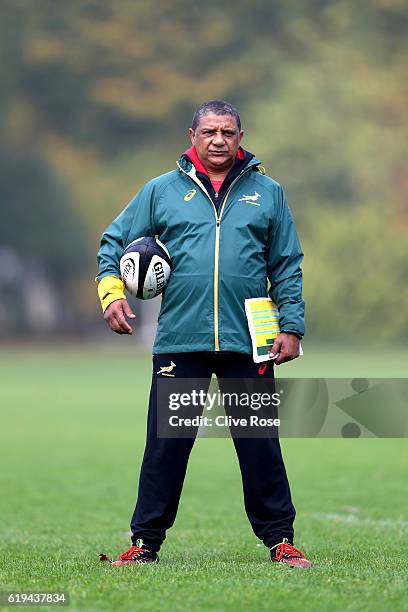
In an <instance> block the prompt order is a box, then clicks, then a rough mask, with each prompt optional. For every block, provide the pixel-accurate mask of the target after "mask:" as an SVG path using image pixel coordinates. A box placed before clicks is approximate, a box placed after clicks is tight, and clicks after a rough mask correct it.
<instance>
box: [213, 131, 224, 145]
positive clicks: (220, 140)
mask: <svg viewBox="0 0 408 612" xmlns="http://www.w3.org/2000/svg"><path fill="white" fill-rule="evenodd" d="M213 144H215V145H216V146H217V147H220V146H222V145H223V144H224V135H223V134H222V132H215V134H214V137H213Z"/></svg>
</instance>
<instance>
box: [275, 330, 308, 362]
mask: <svg viewBox="0 0 408 612" xmlns="http://www.w3.org/2000/svg"><path fill="white" fill-rule="evenodd" d="M299 347H300V340H299V338H298V337H297V336H296V334H289V333H285V332H281V333H280V334H279V335H278V336H276V338H275V342H274V343H273V344H272V346H271V348H270V349H269V354H271V353H272V354H273V355H278V356H277V358H276V359H274V360H273V361H274V363H276V365H280V364H281V363H285V361H292V359H296V357H299V353H300V348H299Z"/></svg>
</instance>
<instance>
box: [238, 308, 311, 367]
mask: <svg viewBox="0 0 408 612" xmlns="http://www.w3.org/2000/svg"><path fill="white" fill-rule="evenodd" d="M245 313H246V317H247V321H248V327H249V333H250V336H251V341H252V356H253V359H254V362H255V363H262V362H263V361H269V360H270V359H272V358H271V357H270V354H269V352H268V351H269V349H270V348H271V346H272V344H273V342H274V340H275V338H276V336H277V335H278V334H279V333H280V327H279V310H278V307H277V306H276V304H275V303H274V302H273V301H272V300H271V298H268V297H261V298H249V299H247V300H245ZM299 349H300V356H301V355H303V350H302V345H300V347H299Z"/></svg>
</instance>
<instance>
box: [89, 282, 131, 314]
mask: <svg viewBox="0 0 408 612" xmlns="http://www.w3.org/2000/svg"><path fill="white" fill-rule="evenodd" d="M96 282H97V283H98V281H96ZM124 291H125V283H124V282H123V280H122V279H121V278H119V277H118V276H104V277H103V279H102V280H101V281H100V282H99V283H98V295H99V299H100V301H101V306H102V310H103V312H105V310H106V309H107V307H108V306H109V305H110V304H112V302H114V301H115V300H125V299H126V296H125V293H124Z"/></svg>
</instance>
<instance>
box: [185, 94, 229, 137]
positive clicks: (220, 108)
mask: <svg viewBox="0 0 408 612" xmlns="http://www.w3.org/2000/svg"><path fill="white" fill-rule="evenodd" d="M210 113H214V115H231V117H235V121H236V122H237V126H238V129H239V130H241V118H240V116H239V113H238V111H237V109H236V108H235V106H234V105H233V104H230V103H229V102H226V101H225V100H207V102H203V103H202V104H201V105H200V106H199V107H198V108H197V110H196V111H195V113H194V115H193V121H192V122H191V129H192V130H194V131H195V130H196V129H197V126H198V124H199V123H200V119H202V117H204V116H205V115H209V114H210Z"/></svg>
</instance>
